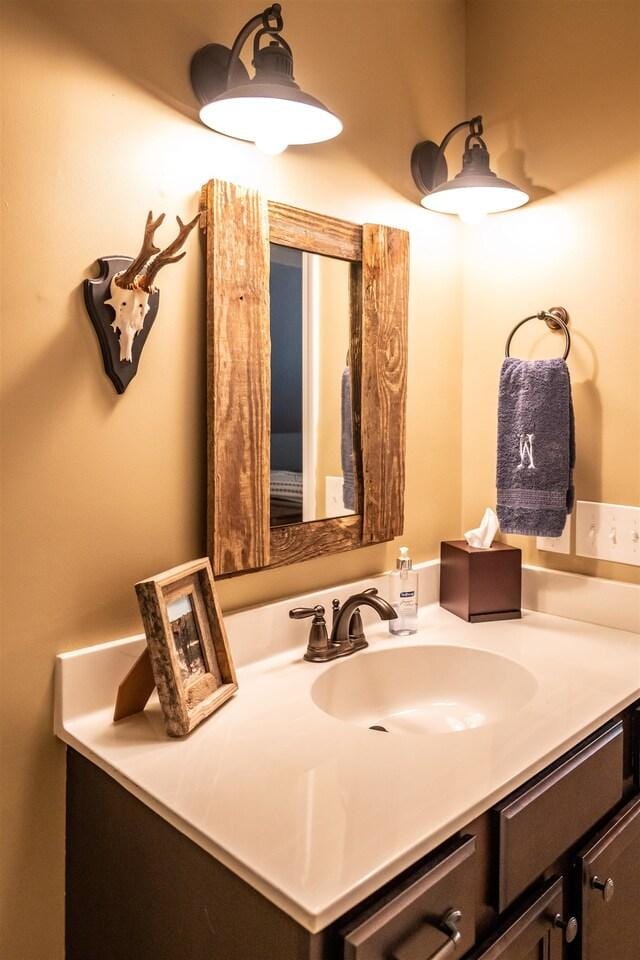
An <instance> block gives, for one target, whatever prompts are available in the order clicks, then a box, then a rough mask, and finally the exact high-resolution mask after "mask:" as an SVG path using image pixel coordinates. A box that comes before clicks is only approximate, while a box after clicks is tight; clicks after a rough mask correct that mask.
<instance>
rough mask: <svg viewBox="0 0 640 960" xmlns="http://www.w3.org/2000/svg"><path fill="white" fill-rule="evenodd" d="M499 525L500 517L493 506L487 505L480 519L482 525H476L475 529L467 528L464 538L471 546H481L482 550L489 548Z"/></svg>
mask: <svg viewBox="0 0 640 960" xmlns="http://www.w3.org/2000/svg"><path fill="white" fill-rule="evenodd" d="M499 527H500V524H499V523H498V518H497V517H496V515H495V513H494V512H493V510H492V509H491V507H487V509H486V510H485V512H484V515H483V517H482V520H481V521H480V526H479V527H476V528H475V530H467V532H466V533H465V535H464V538H465V540H466V541H467V543H468V544H469V546H470V547H480V548H481V549H482V550H488V549H489V547H490V546H491V544H492V543H493V539H494V537H495V535H496V533H497V532H498V529H499Z"/></svg>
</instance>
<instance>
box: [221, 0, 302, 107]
mask: <svg viewBox="0 0 640 960" xmlns="http://www.w3.org/2000/svg"><path fill="white" fill-rule="evenodd" d="M283 26H284V21H283V19H282V14H281V7H280V4H279V3H273V4H272V5H271V6H270V7H267V8H266V9H265V10H263V11H262V13H258V14H256V16H255V17H251V19H250V20H247V22H246V23H245V25H244V27H243V28H242V29H241V30H240V32H239V33H238V36H237V37H236V39H235V40H234V41H233V46H232V47H231V55H230V57H229V65H228V67H227V81H226V89H229V87H230V86H232V80H233V74H234V71H235V68H236V64H237V63H238V61H239V60H240V54H241V53H242V48H243V47H244V45H245V43H246V42H247V40H248V39H249V37H250V36H251V34H252V33H253V31H254V30H257V33H256V35H255V37H254V40H253V60H254V63H255V59H256V54H257V52H258V49H259V45H260V38H261V37H263V36H265V35H266V36H270V37H273V39H274V40H276V41H277V42H278V44H280V45H281V46H283V47H284V48H285V49H286V50H287V52H288V53H289V54H291V47H290V46H289V44H288V43H287V42H286V40H283V38H282V37H281V36H280V31H281V30H282V28H283ZM258 27H260V29H259V30H258Z"/></svg>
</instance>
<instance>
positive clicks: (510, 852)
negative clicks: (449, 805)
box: [494, 721, 623, 911]
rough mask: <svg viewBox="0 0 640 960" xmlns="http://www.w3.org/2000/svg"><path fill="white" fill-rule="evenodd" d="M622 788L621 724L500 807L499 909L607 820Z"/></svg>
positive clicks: (582, 748) (560, 762) (578, 750)
mask: <svg viewBox="0 0 640 960" xmlns="http://www.w3.org/2000/svg"><path fill="white" fill-rule="evenodd" d="M622 786H623V726H622V721H618V722H616V723H614V724H612V725H611V726H609V727H606V728H605V729H604V730H602V731H600V732H599V733H597V734H595V735H594V736H593V737H591V738H590V739H589V740H588V741H587V743H585V744H583V745H582V746H580V747H578V748H576V749H575V750H573V751H571V753H569V754H567V755H566V756H565V757H563V758H562V759H561V760H560V761H558V762H557V763H556V764H554V765H553V766H552V767H551V768H550V769H549V770H547V771H545V772H544V774H542V775H541V776H540V777H539V778H537V779H535V780H534V781H533V782H530V783H528V784H526V785H525V786H524V787H522V788H520V789H519V790H517V791H516V792H515V793H513V794H511V796H510V797H507V799H506V800H505V801H503V803H501V804H498V806H497V807H495V808H494V817H495V818H496V819H497V835H498V843H499V853H498V896H497V900H498V903H497V906H498V910H500V911H502V910H504V909H505V908H506V907H508V906H509V904H510V903H512V902H513V901H514V900H515V898H516V897H517V896H519V894H521V893H522V892H523V890H525V889H526V888H527V887H528V886H529V884H530V883H532V882H533V881H534V880H536V879H537V878H538V877H540V876H541V875H542V874H543V872H544V871H545V870H546V869H547V868H548V867H549V866H550V865H551V864H553V863H554V861H555V860H556V859H557V858H558V857H560V856H561V855H562V854H563V853H565V852H566V851H567V850H568V849H569V848H570V847H572V846H573V844H574V843H576V841H578V840H579V839H580V838H581V837H582V836H583V835H584V834H585V833H586V832H587V831H588V830H589V829H590V828H591V827H592V826H593V825H594V824H595V823H597V822H598V821H599V820H600V819H601V818H602V817H604V816H606V814H607V813H609V811H610V810H612V809H613V807H614V806H615V805H616V804H617V803H619V801H620V800H621V799H622Z"/></svg>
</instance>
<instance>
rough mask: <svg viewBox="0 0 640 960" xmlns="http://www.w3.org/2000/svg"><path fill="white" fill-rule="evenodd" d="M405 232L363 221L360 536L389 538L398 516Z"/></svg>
mask: <svg viewBox="0 0 640 960" xmlns="http://www.w3.org/2000/svg"><path fill="white" fill-rule="evenodd" d="M408 287H409V234H408V233H407V232H406V231H404V230H397V229H393V228H391V227H383V226H379V225H375V224H365V225H364V227H363V229H362V298H363V300H362V383H361V399H360V409H361V446H362V474H363V486H364V503H363V524H362V542H363V544H366V543H377V542H379V541H382V540H391V539H393V537H397V536H399V535H400V534H401V533H402V529H403V523H404V470H405V467H404V455H405V405H406V391H407V317H408Z"/></svg>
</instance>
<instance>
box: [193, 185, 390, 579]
mask: <svg viewBox="0 0 640 960" xmlns="http://www.w3.org/2000/svg"><path fill="white" fill-rule="evenodd" d="M202 211H203V226H204V229H205V231H206V275H207V471H208V473H207V476H208V480H207V514H208V517H207V545H208V552H209V555H210V558H211V563H212V566H213V570H214V573H215V574H216V575H217V576H224V575H229V574H234V573H241V572H247V571H250V570H258V569H262V568H264V567H275V566H281V565H283V564H288V563H296V562H298V561H301V560H308V559H311V558H312V557H317V556H321V555H324V554H328V553H334V552H338V551H343V550H350V549H353V548H355V547H360V546H366V545H368V544H372V543H379V542H382V541H385V540H391V539H393V538H394V537H396V536H399V535H400V534H401V533H402V527H403V518H404V449H405V401H406V366H407V301H408V269H409V268H408V256H409V238H408V234H407V232H406V231H404V230H399V229H395V228H391V227H385V226H380V225H377V224H364V225H361V224H355V223H349V222H347V221H343V220H337V219H335V218H332V217H327V216H323V215H321V214H317V213H311V212H309V211H306V210H301V209H298V208H295V207H290V206H286V205H284V204H281V203H274V202H271V201H269V200H267V199H266V198H265V197H264V196H262V195H261V194H259V193H258V192H256V191H255V190H249V189H247V188H245V187H241V186H238V185H236V184H232V183H227V182H224V181H220V180H211V181H209V183H207V184H206V185H205V186H204V187H203V191H202ZM345 348H346V349H345ZM319 357H321V358H322V361H320V360H319V359H318V358H319ZM325 381H327V383H329V387H328V388H326V384H325ZM325 398H326V399H325ZM324 448H326V450H327V451H328V453H326V456H325V450H324ZM323 457H324V459H323ZM336 461H341V462H338V465H337V466H336Z"/></svg>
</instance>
